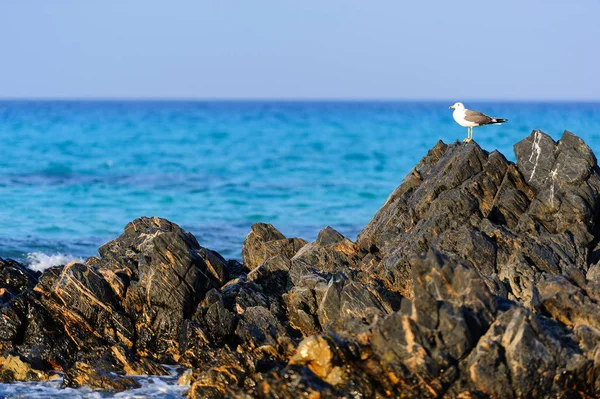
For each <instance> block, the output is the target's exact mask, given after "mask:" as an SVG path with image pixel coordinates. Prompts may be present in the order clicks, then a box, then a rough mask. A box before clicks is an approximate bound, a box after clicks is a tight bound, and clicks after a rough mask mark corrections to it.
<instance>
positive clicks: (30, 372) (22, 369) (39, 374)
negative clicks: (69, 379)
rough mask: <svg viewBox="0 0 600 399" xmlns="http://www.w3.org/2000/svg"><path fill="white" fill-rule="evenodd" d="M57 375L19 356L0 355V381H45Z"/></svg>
mask: <svg viewBox="0 0 600 399" xmlns="http://www.w3.org/2000/svg"><path fill="white" fill-rule="evenodd" d="M57 377H58V375H57V374H53V375H48V374H47V373H45V372H43V371H41V370H36V369H34V368H32V367H31V366H30V365H29V364H27V363H25V362H23V361H22V360H21V359H20V358H19V357H18V356H11V355H8V356H6V357H2V356H0V382H13V381H44V380H48V379H51V378H57Z"/></svg>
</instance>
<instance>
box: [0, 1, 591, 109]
mask: <svg viewBox="0 0 600 399" xmlns="http://www.w3.org/2000/svg"><path fill="white" fill-rule="evenodd" d="M493 3H495V4H493ZM493 3H492V2H484V1H414V2H408V1H401V0H376V1H366V0H363V1H354V0H344V1H342V0H302V1H299V0H296V1H292V0H252V1H242V0H237V1H236V0H211V1H204V0H194V1H178V0H173V1H154V0H146V1H139V0H127V1H115V0H102V1H97V0H87V1H75V0H56V1H41V0H39V1H32V0H19V1H9V0H0V51H1V54H2V56H1V57H0V97H2V98H159V99H160V98H209V99H216V98H241V99H246V98H285V99H296V98H300V99H307V98H309V99H461V100H468V99H490V100H493V99H509V100H510V99H512V100H528V99H540V100H600V72H599V71H600V24H599V23H598V22H597V18H598V15H600V2H598V1H597V0H574V1H569V2H567V1H558V0H545V1H541V0H539V1H538V0H530V1H516V0H508V1H502V2H493Z"/></svg>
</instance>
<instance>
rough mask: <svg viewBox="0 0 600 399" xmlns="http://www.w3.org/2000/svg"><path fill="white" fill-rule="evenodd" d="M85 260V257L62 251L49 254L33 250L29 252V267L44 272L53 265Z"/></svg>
mask: <svg viewBox="0 0 600 399" xmlns="http://www.w3.org/2000/svg"><path fill="white" fill-rule="evenodd" d="M74 260H76V261H80V262H83V258H80V257H76V256H73V255H64V254H60V253H56V254H52V255H47V254H45V253H43V252H31V253H28V254H27V261H28V265H27V266H28V267H29V268H30V269H31V270H35V271H38V272H43V271H44V270H46V269H48V268H49V267H52V266H59V265H65V264H67V263H69V262H72V261H74Z"/></svg>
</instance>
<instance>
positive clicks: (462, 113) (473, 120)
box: [450, 103, 508, 142]
mask: <svg viewBox="0 0 600 399" xmlns="http://www.w3.org/2000/svg"><path fill="white" fill-rule="evenodd" d="M450 108H454V112H453V113H452V116H453V117H454V120H455V121H456V123H458V124H459V125H461V126H462V127H466V128H468V129H469V130H468V133H467V138H466V139H465V140H464V141H466V142H469V141H471V140H473V128H474V127H475V126H483V125H495V124H497V123H504V122H508V119H502V118H492V117H491V116H487V115H486V114H482V113H481V112H477V111H471V110H470V109H466V108H465V106H464V105H463V103H456V104H454V105H451V106H450Z"/></svg>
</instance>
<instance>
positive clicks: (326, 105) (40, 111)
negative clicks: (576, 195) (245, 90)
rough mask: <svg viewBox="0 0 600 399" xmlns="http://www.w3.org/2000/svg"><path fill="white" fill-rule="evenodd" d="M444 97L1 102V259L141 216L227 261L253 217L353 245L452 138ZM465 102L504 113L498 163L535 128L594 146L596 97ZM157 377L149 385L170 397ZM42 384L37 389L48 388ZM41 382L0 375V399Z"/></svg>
mask: <svg viewBox="0 0 600 399" xmlns="http://www.w3.org/2000/svg"><path fill="white" fill-rule="evenodd" d="M454 102H455V100H452V101H420V102H413V101H33V100H32V101H0V258H12V259H16V260H18V261H21V262H23V263H26V264H27V265H29V267H31V268H33V269H35V270H44V269H45V268H47V267H49V266H52V265H56V264H64V263H66V262H68V261H70V260H73V259H85V258H87V257H89V256H93V255H96V254H97V248H98V247H99V246H100V245H102V244H103V243H105V242H107V241H109V240H112V239H114V238H116V237H117V236H118V235H119V234H120V233H121V232H122V231H123V228H124V226H125V225H126V224H127V223H128V222H130V221H131V220H133V219H135V218H137V217H140V216H160V217H163V218H167V219H169V220H170V221H172V222H175V223H177V224H179V225H180V226H181V227H182V228H184V229H185V230H187V231H190V232H191V233H193V234H194V235H195V236H196V238H197V239H198V241H199V243H200V244H201V245H202V246H205V247H208V248H211V249H214V250H216V251H218V252H220V253H221V254H222V255H223V256H225V257H226V258H229V259H238V260H239V259H240V258H241V246H242V242H243V240H244V237H245V236H246V234H247V233H248V232H249V231H250V226H251V225H252V223H255V222H265V223H272V224H273V225H274V226H275V227H276V228H278V229H279V230H280V231H281V232H282V233H283V234H284V235H286V236H288V237H302V238H304V239H306V240H309V241H310V240H314V239H315V238H316V235H317V233H318V232H319V230H321V229H322V228H324V227H326V226H331V227H333V228H335V229H336V230H338V231H339V232H341V233H342V234H344V235H345V236H346V237H348V238H350V239H352V240H354V239H355V238H356V235H357V234H358V232H359V231H360V230H361V229H362V228H363V227H364V226H365V225H366V224H367V223H368V222H369V220H370V219H371V218H372V216H373V215H374V214H375V212H376V211H377V210H378V209H379V207H380V206H381V205H382V204H383V203H384V201H385V199H386V198H387V196H388V195H389V194H390V193H391V192H392V190H393V189H394V188H395V187H397V186H398V185H399V184H400V183H401V182H402V179H403V178H404V176H405V175H406V174H407V173H408V172H409V171H410V169H411V168H412V167H413V166H414V165H415V164H416V163H417V162H418V161H419V160H420V159H421V158H422V157H423V156H425V155H426V154H427V151H428V150H429V149H430V148H432V147H433V146H434V145H435V144H436V143H437V141H438V140H442V141H443V142H445V143H452V142H454V141H455V140H463V139H464V138H465V137H466V134H467V129H466V128H462V127H460V126H459V125H457V124H456V123H455V122H454V120H453V118H452V110H451V109H448V106H449V105H451V104H453V103H454ZM465 105H466V107H467V108H470V109H475V110H479V111H482V112H485V113H487V114H489V115H491V116H495V117H501V118H506V119H508V120H509V122H508V123H506V124H503V125H496V126H485V127H479V128H475V129H474V139H475V141H476V142H477V143H478V144H479V145H480V146H481V147H482V148H484V149H485V150H487V151H490V152H491V151H493V150H499V151H500V152H502V153H503V154H504V155H505V156H506V157H507V158H508V159H510V160H514V153H513V145H514V144H515V143H516V142H518V141H519V140H522V139H523V138H525V137H526V136H527V135H529V134H530V133H531V131H532V130H534V129H540V130H542V131H543V132H545V133H547V134H549V135H551V136H552V137H553V138H554V139H555V140H558V139H559V138H560V137H561V135H562V133H563V131H564V130H569V131H571V132H573V133H575V134H577V135H578V136H580V137H581V138H582V139H583V140H585V142H586V143H587V144H588V145H589V146H590V147H591V148H592V149H593V150H595V151H597V152H598V151H600V103H589V102H587V103H579V102H489V101H487V102H486V101H471V102H469V101H467V102H465ZM169 381H170V380H168V379H166V380H161V379H154V380H153V379H149V380H148V384H150V385H152V384H159V385H161V386H162V385H164V384H166V385H167V386H168V387H170V388H168V389H167V388H165V389H167V390H169V389H172V391H169V392H172V394H173V395H174V396H173V397H180V394H181V391H180V390H178V389H180V388H178V387H175V386H173V384H172V381H171V382H169ZM163 383H164V384H163ZM52 384H54V385H48V386H46V385H44V384H41V386H42V388H43V389H47V390H48V391H46V393H47V394H48V395H49V396H44V397H59V396H52V395H60V392H62V391H60V390H59V389H58V387H57V386H56V383H55V382H53V383H52ZM169 384H171V385H169ZM22 386H24V387H26V388H23V389H24V391H23V389H21V388H19V389H17V388H18V387H22ZM27 387H29V388H27ZM39 387H40V384H37V385H36V384H33V383H31V384H30V385H28V384H17V385H14V384H13V385H2V384H0V397H33V396H31V395H33V392H34V391H33V390H34V389H35V390H37V389H41V388H39ZM28 389H30V391H28ZM161 389H163V388H161ZM52 390H56V392H55V391H52ZM17 391H18V392H17ZM151 391H152V389H147V390H146V391H144V393H143V394H142V393H140V395H141V396H135V395H134V396H132V397H151V396H152V395H153V394H152V393H148V392H151ZM155 391H156V392H158V391H159V390H158V388H157V390H155ZM11 392H12V393H11ZM23 392H25V393H23ZM36 392H37V391H36ZM53 392H54V393H53ZM57 392H58V393H57ZM76 392H77V394H78V395H81V397H96V396H93V395H99V394H98V393H95V392H91V393H90V392H84V391H81V390H78V391H76ZM72 393H73V392H70V394H72ZM28 394H29V395H30V396H27V395H28ZM11 395H12V396H11ZM19 395H21V396H19ZM23 395H25V396H23ZM89 395H92V396H89ZM148 395H150V396H148ZM157 395H158V396H156V397H164V395H165V394H164V392H163V393H157ZM161 395H162V396H161ZM169 395H170V394H169ZM69 397H71V396H69ZM103 397H110V396H106V395H104V396H103ZM112 397H125V396H112Z"/></svg>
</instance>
